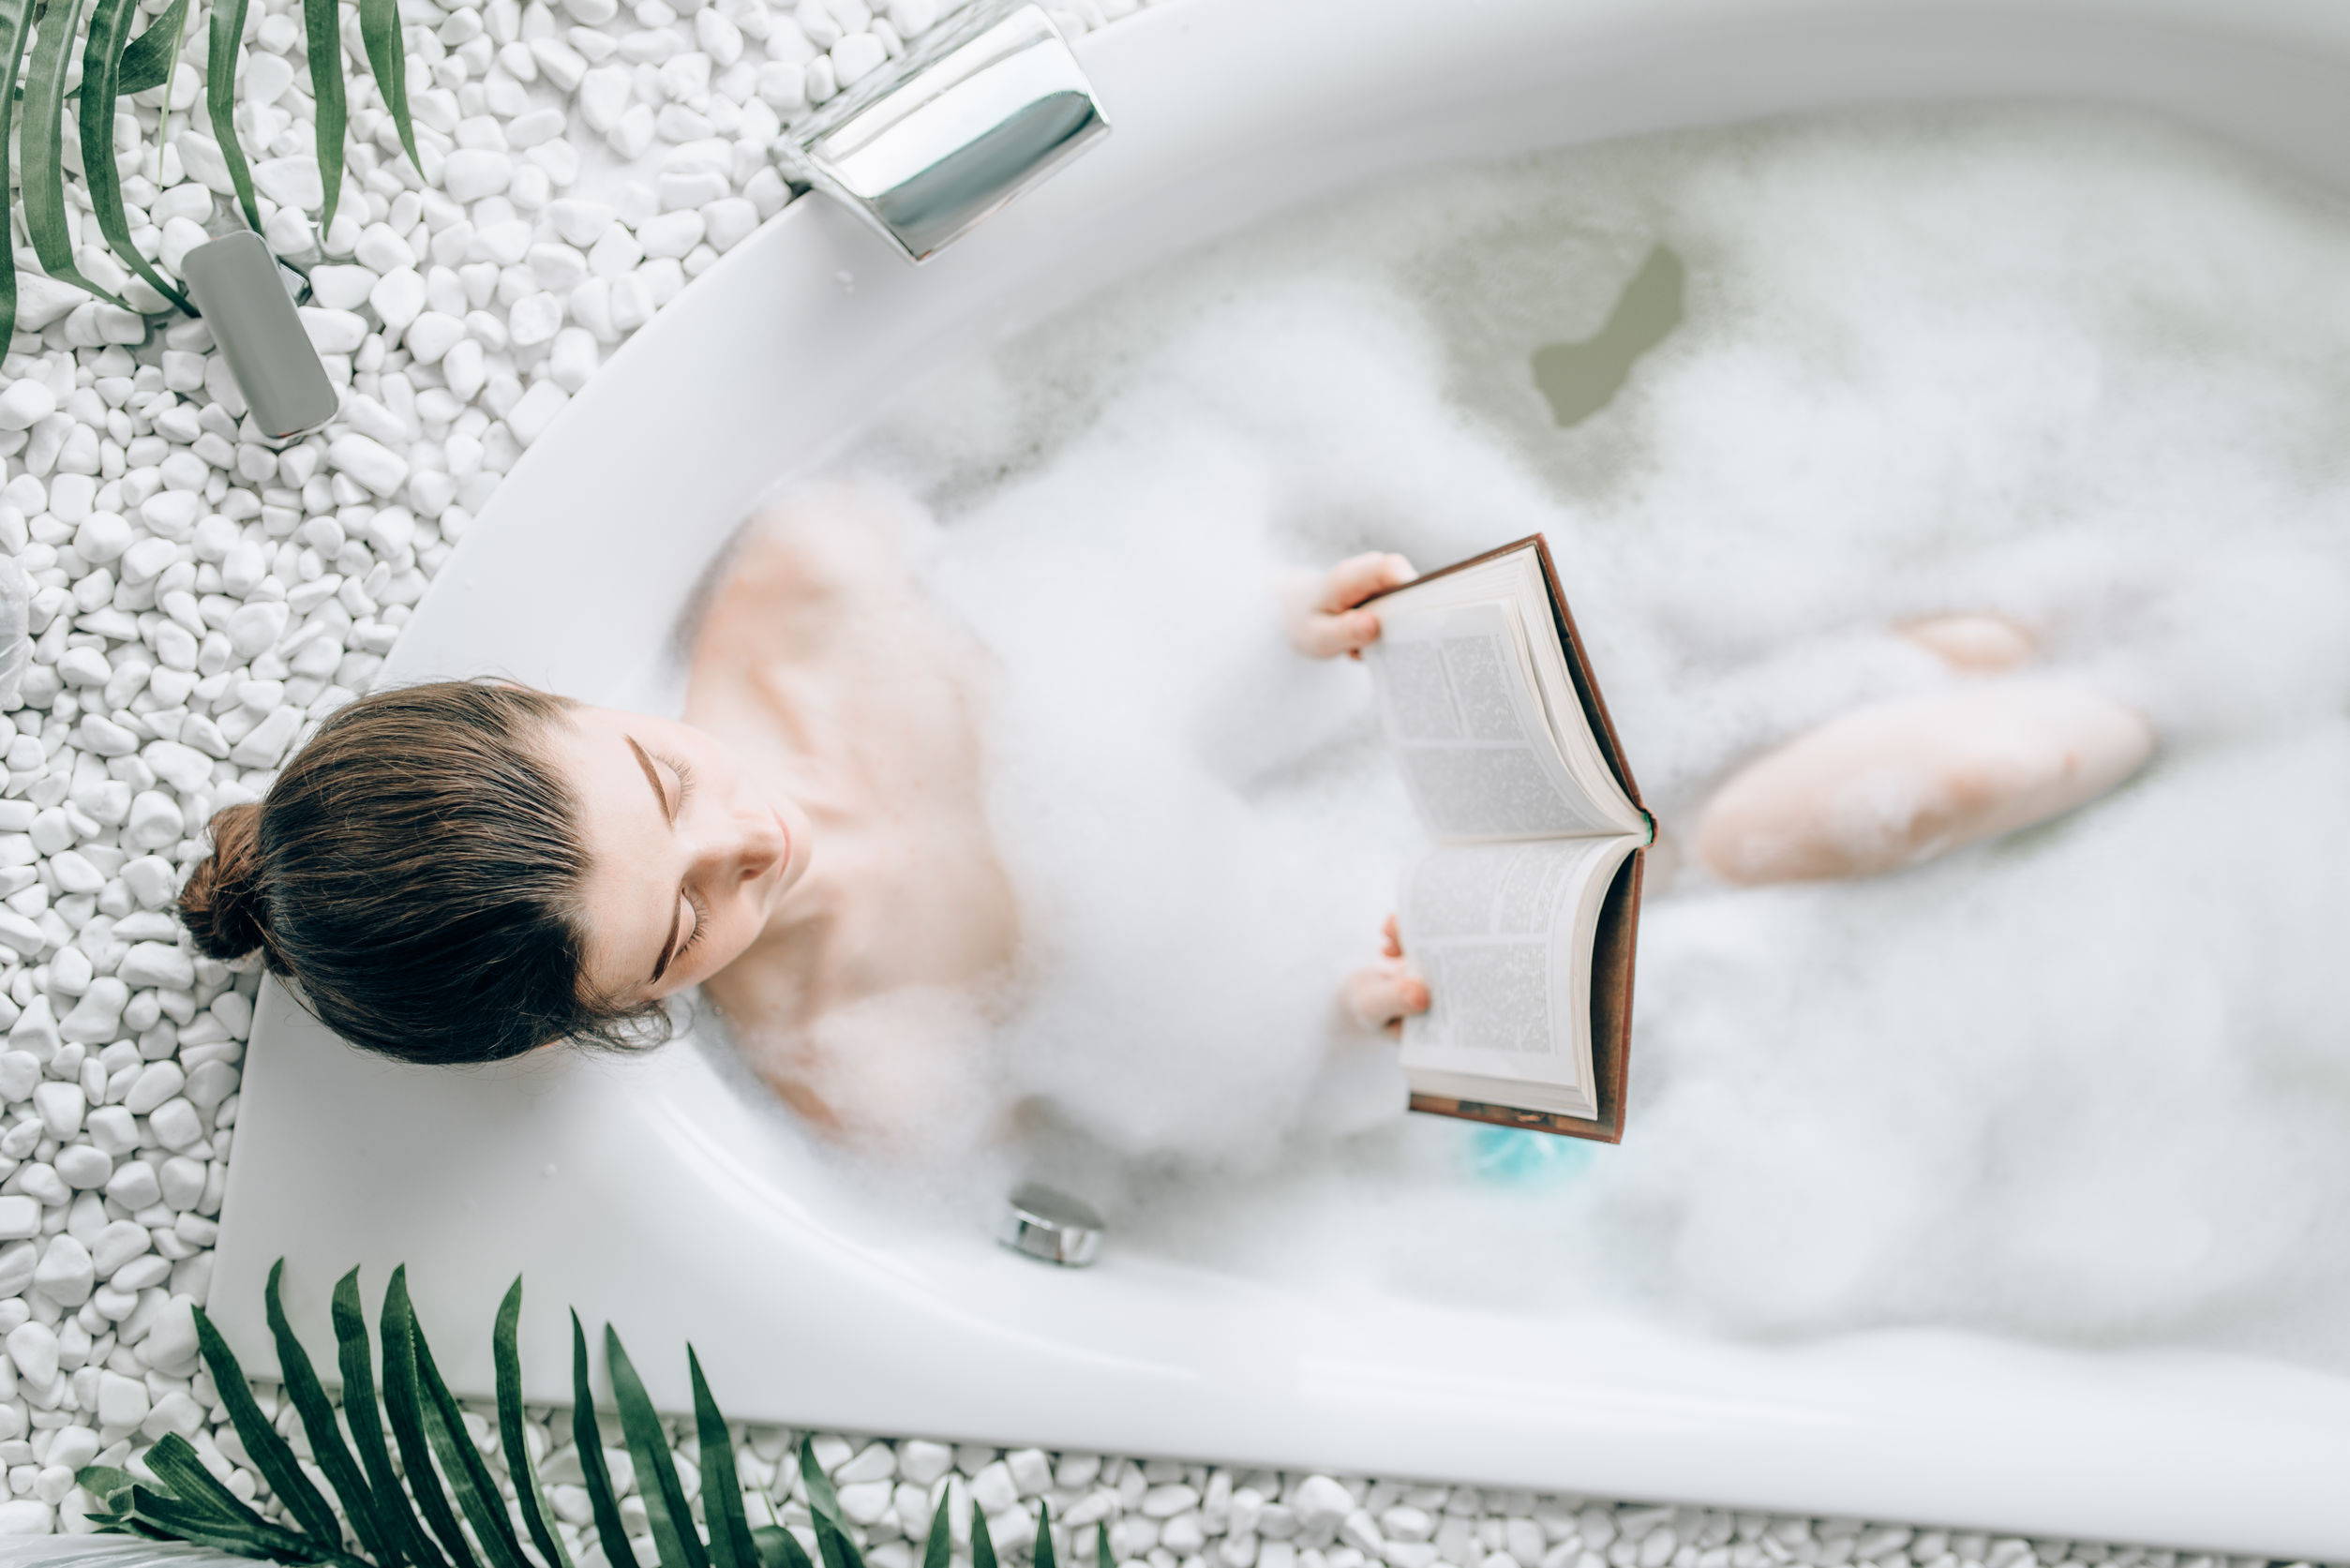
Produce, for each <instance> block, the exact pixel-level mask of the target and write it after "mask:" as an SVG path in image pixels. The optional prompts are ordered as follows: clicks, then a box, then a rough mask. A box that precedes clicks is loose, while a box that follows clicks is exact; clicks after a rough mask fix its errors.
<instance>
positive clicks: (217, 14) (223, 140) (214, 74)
mask: <svg viewBox="0 0 2350 1568" xmlns="http://www.w3.org/2000/svg"><path fill="white" fill-rule="evenodd" d="M248 3H249V0H213V7H212V44H211V48H210V49H209V51H208V52H206V53H205V55H204V109H205V112H207V113H208V114H210V116H211V117H212V134H213V139H214V140H215V141H217V142H219V143H220V158H221V161H222V162H224V163H226V164H227V165H228V166H229V184H230V185H231V186H232V187H234V188H235V190H236V201H237V205H238V206H240V207H242V208H244V209H245V221H246V222H247V224H249V225H251V226H252V227H253V228H254V229H256V230H258V229H259V228H261V226H262V212H261V205H260V203H259V202H257V201H256V200H255V198H254V196H253V172H252V171H251V170H250V169H248V168H247V167H246V166H245V148H244V147H243V145H242V144H240V143H239V142H238V141H237V139H236V62H237V56H238V55H239V53H240V52H242V51H241V48H240V46H241V45H242V44H243V42H244V40H245V8H246V7H247V4H248ZM42 264H43V265H44V266H45V265H47V264H48V262H47V260H46V258H44V259H43V261H42ZM384 1377H385V1380H386V1381H389V1380H390V1377H391V1374H390V1372H389V1371H388V1370H387V1371H386V1372H385V1374H384Z"/></svg>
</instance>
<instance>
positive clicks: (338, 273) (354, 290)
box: [310, 266, 377, 310]
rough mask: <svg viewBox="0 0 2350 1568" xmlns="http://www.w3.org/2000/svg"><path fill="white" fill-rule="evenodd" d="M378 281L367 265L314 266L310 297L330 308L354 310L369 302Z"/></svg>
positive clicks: (311, 272)
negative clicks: (368, 298)
mask: <svg viewBox="0 0 2350 1568" xmlns="http://www.w3.org/2000/svg"><path fill="white" fill-rule="evenodd" d="M376 282H377V277H376V275H375V274H374V273H373V272H370V271H369V270H368V269H367V268H366V267H347V266H323V267H313V268H311V269H310V298H311V299H312V301H314V302H315V303H317V304H319V305H322V306H325V307H326V308H327V309H329V310H352V309H356V308H357V307H358V306H363V305H365V304H367V295H368V294H370V293H372V292H373V291H374V290H375V286H376Z"/></svg>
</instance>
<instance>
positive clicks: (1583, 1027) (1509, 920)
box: [1397, 838, 1637, 1115]
mask: <svg viewBox="0 0 2350 1568" xmlns="http://www.w3.org/2000/svg"><path fill="white" fill-rule="evenodd" d="M1635 847H1637V844H1636V843H1635V842H1634V841H1630V840H1626V839H1623V838H1574V839H1550V840H1536V841H1533V842H1524V843H1515V844H1455V845H1447V846H1444V847H1443V848H1439V849H1437V850H1434V851H1432V852H1431V853H1430V854H1429V855H1428V856H1427V857H1426V858H1425V859H1422V860H1421V861H1420V863H1419V864H1418V865H1417V866H1416V867H1414V870H1413V872H1412V874H1411V876H1410V878H1409V880H1408V881H1407V883H1406V885H1405V888H1404V893H1403V899H1402V907H1401V908H1400V910H1399V911H1398V914H1397V923H1398V926H1399V928H1400V931H1401V933H1402V936H1403V944H1404V950H1405V951H1406V952H1407V953H1409V954H1410V955H1411V956H1412V961H1413V963H1414V964H1415V965H1416V966H1417V967H1418V968H1419V970H1420V972H1421V973H1422V974H1423V975H1425V976H1426V977H1427V978H1428V987H1429V998H1430V1006H1429V1010H1428V1011H1427V1012H1425V1013H1423V1014H1420V1015H1419V1016H1417V1017H1414V1018H1411V1019H1407V1020H1405V1022H1404V1028H1403V1053H1402V1058H1401V1060H1402V1065H1403V1067H1404V1068H1405V1069H1406V1071H1407V1072H1412V1071H1413V1069H1415V1068H1418V1069H1428V1070H1432V1071H1434V1072H1439V1073H1453V1074H1475V1075H1479V1076H1483V1077H1487V1078H1495V1079H1503V1080H1508V1081H1519V1082H1534V1083H1549V1084H1556V1085H1560V1086H1563V1087H1567V1088H1571V1089H1574V1090H1576V1091H1577V1092H1578V1093H1577V1096H1576V1098H1577V1101H1578V1102H1579V1107H1580V1108H1579V1109H1577V1110H1576V1113H1578V1114H1586V1115H1587V1114H1590V1113H1592V1111H1593V1110H1594V1109H1595V1106H1594V1104H1593V1103H1592V1094H1593V1071H1592V1061H1591V1053H1592V1042H1591V948H1592V942H1593V934H1594V930H1595V928H1596V923H1597V919H1598V913H1599V906H1600V903H1601V902H1602V901H1603V900H1604V899H1605V897H1606V894H1607V889H1608V886H1609V881H1610V879H1611V878H1612V877H1613V875H1614V874H1615V870H1616V868H1617V867H1618V866H1619V865H1621V864H1622V863H1623V861H1624V857H1625V856H1627V855H1629V854H1630V853H1631V852H1632V851H1633V849H1634V848H1635ZM1421 1077H1422V1074H1421V1073H1414V1083H1415V1084H1417V1083H1420V1081H1421ZM1430 1086H1432V1084H1431V1085H1430ZM1563 1108H1566V1109H1574V1107H1563Z"/></svg>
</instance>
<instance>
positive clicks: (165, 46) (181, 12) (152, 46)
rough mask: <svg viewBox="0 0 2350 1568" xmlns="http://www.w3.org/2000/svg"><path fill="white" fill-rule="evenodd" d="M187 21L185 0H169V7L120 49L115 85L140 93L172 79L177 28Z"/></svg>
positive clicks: (177, 46)
mask: <svg viewBox="0 0 2350 1568" xmlns="http://www.w3.org/2000/svg"><path fill="white" fill-rule="evenodd" d="M186 26H187V0H172V5H171V8H170V9H168V10H166V11H165V12H164V13H163V14H162V15H161V16H159V17H157V18H156V19H155V21H153V22H150V23H148V25H147V30H146V31H145V32H143V33H142V34H140V35H139V36H138V37H135V38H133V39H131V40H130V47H129V48H127V49H126V50H124V51H123V68H122V77H121V80H120V81H119V82H117V83H116V85H117V87H118V88H119V89H120V90H121V91H123V92H126V93H143V92H145V91H146V90H147V89H148V88H150V87H160V86H162V85H163V84H164V83H165V82H169V81H171V80H172V65H173V64H174V63H175V62H176V61H177V60H178V59H179V52H180V30H181V29H182V28H184V27H186Z"/></svg>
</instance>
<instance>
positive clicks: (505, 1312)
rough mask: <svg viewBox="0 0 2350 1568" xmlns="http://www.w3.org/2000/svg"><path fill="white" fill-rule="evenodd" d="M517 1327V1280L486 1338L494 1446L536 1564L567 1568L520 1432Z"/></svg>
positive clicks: (519, 1285)
mask: <svg viewBox="0 0 2350 1568" xmlns="http://www.w3.org/2000/svg"><path fill="white" fill-rule="evenodd" d="M521 1322H522V1279H521V1277H520V1276H518V1275H517V1276H516V1277H515V1282H514V1283H513V1284H512V1285H509V1286H508V1287H506V1299H505V1300H503V1301H501V1302H500V1303H499V1304H498V1326H497V1328H496V1329H495V1330H493V1331H492V1332H491V1334H490V1337H489V1353H490V1360H491V1361H492V1362H493V1363H495V1364H496V1366H497V1372H498V1441H500V1442H501V1443H502V1444H503V1445H504V1447H505V1450H506V1473H507V1474H509V1475H511V1476H513V1477H514V1495H515V1501H517V1502H519V1503H520V1504H521V1505H522V1522H523V1524H524V1525H525V1526H527V1527H528V1528H529V1530H530V1531H531V1540H532V1541H534V1542H536V1543H537V1544H538V1549H539V1560H540V1561H542V1562H545V1563H546V1565H547V1568H571V1555H570V1554H569V1553H568V1552H566V1551H564V1550H563V1542H562V1537H561V1536H560V1535H558V1534H556V1533H555V1526H554V1523H553V1521H552V1520H551V1519H550V1518H549V1517H548V1516H547V1510H546V1498H545V1497H544V1496H543V1495H541V1493H540V1491H539V1473H538V1467H537V1466H536V1465H533V1464H532V1463H531V1449H530V1444H529V1442H528V1441H527V1439H526V1438H525V1436H524V1434H523V1430H522V1352H521V1349H520V1347H519V1345H518V1344H517V1343H516V1340H517V1337H518V1330H519V1327H520V1324H521Z"/></svg>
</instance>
